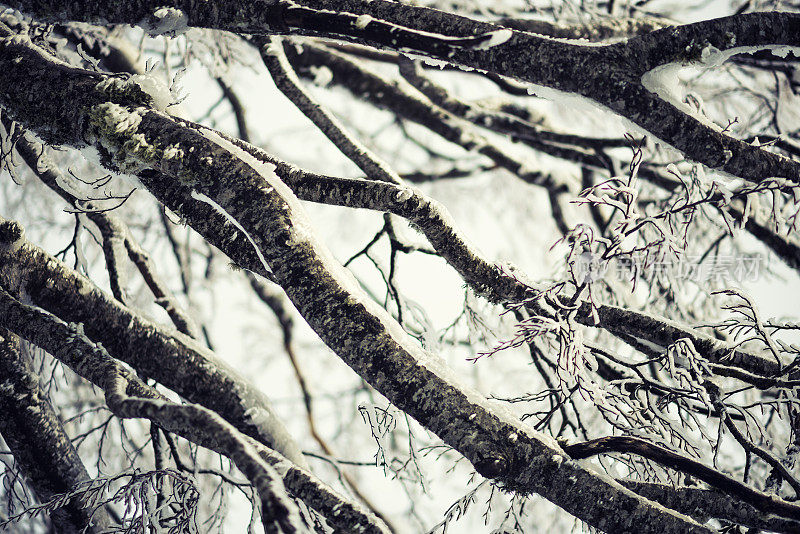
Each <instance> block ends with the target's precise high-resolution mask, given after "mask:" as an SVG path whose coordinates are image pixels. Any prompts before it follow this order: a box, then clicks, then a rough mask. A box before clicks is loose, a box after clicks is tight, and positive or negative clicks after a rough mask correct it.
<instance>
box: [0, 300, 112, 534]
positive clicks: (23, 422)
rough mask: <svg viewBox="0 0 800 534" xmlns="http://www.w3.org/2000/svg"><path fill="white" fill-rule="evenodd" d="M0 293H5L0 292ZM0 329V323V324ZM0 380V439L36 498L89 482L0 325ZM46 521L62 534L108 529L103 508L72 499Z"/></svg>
mask: <svg viewBox="0 0 800 534" xmlns="http://www.w3.org/2000/svg"><path fill="white" fill-rule="evenodd" d="M0 292H2V293H5V291H4V290H2V289H0ZM6 295H7V294H6ZM0 325H3V326H4V325H5V321H2V320H0ZM0 377H2V381H0V413H2V414H3V415H2V417H0V435H2V437H3V440H5V442H6V444H7V445H8V447H9V449H11V452H12V453H13V454H14V459H15V460H16V463H17V466H18V467H19V469H20V471H22V473H23V475H24V476H25V480H26V481H27V483H28V484H29V485H30V487H31V489H33V491H34V492H35V493H36V496H37V497H38V498H39V500H40V501H42V502H45V501H48V500H50V499H51V498H52V497H54V496H56V495H59V494H62V493H69V492H70V491H72V490H73V489H75V488H76V487H77V486H78V485H79V484H81V483H83V482H86V481H88V480H91V478H90V476H89V473H88V472H87V471H86V468H85V467H84V465H83V462H82V461H81V459H80V456H78V452H77V451H76V450H75V447H74V446H73V444H72V442H71V441H70V439H69V436H68V435H67V433H66V432H65V431H64V427H63V425H62V424H61V421H60V420H59V417H58V415H57V414H56V413H55V411H54V410H53V408H52V406H51V405H50V402H49V401H48V398H47V394H46V393H45V392H44V391H43V390H42V388H41V387H40V385H39V375H38V374H37V373H35V372H34V370H33V369H32V362H30V361H29V360H28V359H27V358H26V357H25V356H24V355H23V354H22V352H21V351H20V347H19V338H17V336H15V335H13V334H10V333H9V332H8V331H7V330H6V329H5V328H3V327H2V326H0ZM50 517H51V519H52V521H53V524H54V526H55V527H56V528H57V529H58V531H59V532H63V533H66V534H79V533H82V532H88V533H98V534H99V533H100V532H104V531H105V529H107V528H109V527H110V526H111V520H110V518H109V517H108V514H107V513H106V511H105V509H104V508H103V507H102V506H99V507H93V506H89V505H87V504H86V503H83V502H81V500H80V498H77V497H76V498H73V499H70V500H69V501H68V502H67V503H66V504H65V505H64V506H62V507H60V508H57V509H55V510H53V512H52V513H51V515H50Z"/></svg>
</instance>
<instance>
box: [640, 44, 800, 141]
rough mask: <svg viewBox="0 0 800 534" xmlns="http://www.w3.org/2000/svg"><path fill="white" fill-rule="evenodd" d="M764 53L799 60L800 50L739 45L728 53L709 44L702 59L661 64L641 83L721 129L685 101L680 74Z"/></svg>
mask: <svg viewBox="0 0 800 534" xmlns="http://www.w3.org/2000/svg"><path fill="white" fill-rule="evenodd" d="M761 50H771V51H772V53H773V54H774V55H776V56H779V57H784V58H785V57H786V56H787V55H788V54H789V52H792V53H794V54H795V55H796V56H798V57H800V48H797V47H792V46H784V45H764V46H736V47H733V48H729V49H727V50H720V49H718V48H716V47H715V46H713V45H710V44H708V45H706V46H705V48H703V49H702V50H701V51H700V59H699V60H696V61H689V62H675V63H667V64H665V65H660V66H658V67H656V68H654V69H652V70H649V71H647V72H645V73H644V74H643V75H642V78H641V82H642V85H643V86H644V88H645V89H647V90H648V91H650V92H651V93H655V94H656V95H658V97H659V98H661V99H662V100H664V101H665V102H668V103H670V104H672V105H673V106H674V107H676V108H678V109H679V110H681V111H682V112H684V113H686V114H687V115H690V116H692V117H694V118H695V119H697V120H698V121H700V122H702V123H703V124H704V125H706V126H708V127H710V128H713V129H714V130H716V131H718V132H719V131H722V128H721V127H720V126H719V125H717V124H715V123H714V122H712V121H711V120H709V119H708V118H707V117H706V116H705V115H703V114H702V113H700V112H698V110H696V109H694V108H693V107H692V106H690V105H689V104H687V103H686V102H684V101H683V91H682V89H681V81H680V79H679V78H678V74H679V73H680V70H681V68H682V67H687V66H698V67H702V68H713V67H718V66H719V65H722V64H723V63H724V62H725V61H727V60H728V59H730V58H731V57H733V56H735V55H737V54H755V53H756V52H759V51H761Z"/></svg>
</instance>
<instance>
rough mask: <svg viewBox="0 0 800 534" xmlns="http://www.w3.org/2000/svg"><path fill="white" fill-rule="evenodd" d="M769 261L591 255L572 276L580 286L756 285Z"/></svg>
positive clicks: (585, 256)
mask: <svg viewBox="0 0 800 534" xmlns="http://www.w3.org/2000/svg"><path fill="white" fill-rule="evenodd" d="M765 262H766V259H765V258H764V257H763V256H761V255H759V254H742V255H727V256H726V255H717V256H713V257H703V256H700V255H695V256H691V255H687V256H683V257H681V258H679V259H671V260H670V259H659V260H655V259H653V258H652V257H647V256H644V255H640V256H637V255H633V256H625V257H619V258H614V259H612V260H611V261H603V260H601V259H600V258H599V257H597V256H595V255H593V254H592V253H591V252H589V251H584V252H582V253H581V254H580V255H579V256H578V257H577V258H576V259H575V261H574V262H573V264H572V272H573V274H574V275H575V278H576V279H577V281H578V283H585V282H595V281H598V280H603V279H609V278H610V279H615V280H631V279H632V278H634V277H637V276H639V277H642V278H645V279H657V278H663V279H670V280H686V281H691V282H695V283H698V284H702V283H704V282H724V281H727V282H731V281H733V282H754V281H756V280H757V279H758V278H759V276H760V274H761V271H762V269H763V267H764V265H765Z"/></svg>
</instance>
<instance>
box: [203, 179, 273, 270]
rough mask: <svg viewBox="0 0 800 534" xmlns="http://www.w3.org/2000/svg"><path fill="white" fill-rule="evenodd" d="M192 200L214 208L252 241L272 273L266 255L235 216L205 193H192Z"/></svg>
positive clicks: (266, 267) (260, 259)
mask: <svg viewBox="0 0 800 534" xmlns="http://www.w3.org/2000/svg"><path fill="white" fill-rule="evenodd" d="M192 198H193V199H195V200H199V201H200V202H203V203H205V204H208V205H209V206H211V207H212V208H214V211H216V212H217V213H219V214H220V215H222V216H223V217H225V219H226V220H227V221H228V222H229V223H231V224H232V225H234V226H235V227H236V228H237V229H238V230H239V231H240V232H242V233H243V234H244V236H245V237H246V238H247V240H248V241H250V244H251V245H253V248H254V249H255V251H256V256H258V260H259V261H260V262H261V265H262V266H263V267H264V269H265V270H266V271H267V272H268V273H272V269H270V267H269V264H268V263H267V260H266V258H264V254H262V253H261V249H260V248H259V247H258V245H257V244H256V242H255V241H254V240H253V238H252V237H251V236H250V234H248V233H247V230H245V229H244V227H242V225H241V224H239V221H237V220H236V218H235V217H234V216H233V215H231V214H230V213H228V212H227V211H225V208H223V207H222V206H220V205H219V204H217V203H216V202H214V200H212V199H211V198H210V197H209V196H207V195H204V194H203V193H198V192H197V191H192Z"/></svg>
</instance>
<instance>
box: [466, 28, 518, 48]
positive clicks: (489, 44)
mask: <svg viewBox="0 0 800 534" xmlns="http://www.w3.org/2000/svg"><path fill="white" fill-rule="evenodd" d="M486 35H487V36H489V38H488V39H486V40H485V41H483V42H482V43H480V44H478V45H475V46H474V47H473V48H474V49H475V50H487V49H489V48H494V47H495V46H499V45H501V44H503V43H505V42H506V41H508V40H509V39H511V37H512V36H513V35H514V32H512V31H511V30H509V29H508V28H503V29H502V30H495V31H493V32H489V33H487V34H486Z"/></svg>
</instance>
